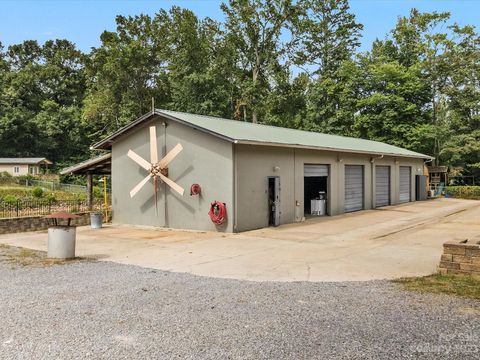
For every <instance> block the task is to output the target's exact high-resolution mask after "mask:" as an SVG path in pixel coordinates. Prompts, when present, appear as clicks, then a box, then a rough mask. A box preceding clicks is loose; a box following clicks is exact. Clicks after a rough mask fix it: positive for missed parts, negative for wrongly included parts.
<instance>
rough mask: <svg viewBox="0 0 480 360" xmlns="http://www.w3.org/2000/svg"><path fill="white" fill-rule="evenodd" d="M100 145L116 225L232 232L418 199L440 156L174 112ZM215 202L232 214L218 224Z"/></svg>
mask: <svg viewBox="0 0 480 360" xmlns="http://www.w3.org/2000/svg"><path fill="white" fill-rule="evenodd" d="M157 144H158V149H157ZM179 144H180V145H179ZM92 148H93V149H99V150H109V151H111V176H112V216H113V222H114V223H123V224H135V225H147V226H156V227H170V228H183V229H195V230H211V231H215V230H216V231H227V232H238V231H246V230H251V229H257V228H262V227H267V226H269V225H279V224H286V223H293V222H300V221H303V220H304V219H305V217H308V216H310V214H311V213H312V211H313V209H312V208H311V204H313V203H312V202H311V200H314V199H318V198H319V197H320V196H322V197H326V209H325V210H326V214H327V215H337V214H342V213H345V212H351V211H358V210H363V209H372V208H377V207H381V206H386V205H391V204H399V203H404V202H409V201H415V199H416V187H418V188H420V186H416V181H417V180H418V178H419V177H424V175H423V167H424V163H425V162H426V161H430V160H431V159H432V158H431V157H430V156H428V155H423V154H420V153H416V152H413V151H410V150H406V149H402V148H399V147H396V146H392V145H388V144H385V143H381V142H376V141H370V140H364V139H358V138H349V137H343V136H335V135H327V134H322V133H315V132H308V131H301V130H294V129H286V128H280V127H274V126H267V125H260V124H252V123H247V122H242V121H235V120H227V119H222V118H217V117H211V116H202V115H194V114H188V113H182V112H175V111H168V110H155V111H152V112H149V113H148V114H146V115H144V116H142V117H140V118H138V119H136V120H135V121H133V122H131V123H130V124H128V125H126V126H124V127H123V128H121V129H119V130H118V131H116V132H115V133H113V134H111V135H110V136H108V137H107V138H105V139H103V140H102V141H100V142H98V143H96V144H94V145H93V146H92ZM157 153H158V154H157ZM167 153H168V154H169V156H167V158H169V159H168V160H162V158H163V157H164V156H165V155H166V154H167ZM173 153H174V154H173ZM157 157H158V159H157ZM109 161H110V159H109ZM157 161H160V162H158V165H159V166H152V165H151V163H154V164H157ZM162 161H163V167H162ZM94 163H95V162H94ZM165 164H168V169H167V166H166V165H165ZM82 171H88V169H87V168H85V167H84V168H83V169H82ZM160 173H161V174H160ZM146 175H147V178H146V177H145V176H146ZM162 176H163V177H162ZM167 177H168V178H167ZM155 183H157V184H158V188H157V189H158V191H154V189H155V185H154V184H155ZM423 184H425V180H423ZM190 188H192V189H195V190H194V191H192V192H190V191H189V189H190ZM183 189H185V190H186V191H185V193H184V192H183ZM417 198H418V195H417ZM420 198H423V197H422V195H420ZM214 201H218V202H219V203H223V204H224V207H225V209H226V213H227V216H226V222H225V223H223V224H222V225H221V226H219V225H218V224H216V223H214V222H213V221H211V218H210V217H209V211H210V210H211V204H212V202H214Z"/></svg>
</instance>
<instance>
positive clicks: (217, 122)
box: [93, 109, 432, 159]
mask: <svg viewBox="0 0 480 360" xmlns="http://www.w3.org/2000/svg"><path fill="white" fill-rule="evenodd" d="M153 115H154V114H153V113H149V114H146V115H144V116H142V117H141V118H139V119H137V120H135V121H134V122H132V123H130V124H129V125H127V126H125V127H124V128H122V129H120V130H118V131H117V132H115V133H114V134H112V135H110V136H109V137H107V138H106V139H104V140H102V141H100V142H99V143H97V144H95V145H94V146H93V148H96V149H104V148H107V147H109V146H110V145H111V143H112V142H113V141H114V140H115V138H117V137H118V136H120V135H121V134H123V133H125V132H127V131H128V130H129V129H131V128H132V127H135V126H136V125H137V124H139V123H142V122H144V121H146V120H147V119H148V118H150V117H151V116H153ZM155 115H160V116H164V117H166V118H169V119H171V120H175V121H179V122H181V123H184V124H185V125H187V126H191V127H194V128H197V129H199V130H201V131H205V132H208V133H210V134H212V135H215V136H218V137H221V138H223V139H225V140H228V141H231V142H234V143H238V144H253V145H272V146H288V147H296V148H311V149H319V150H330V151H341V152H353V153H365V154H380V155H393V156H403V157H414V158H424V159H431V158H432V157H431V156H428V155H424V154H420V153H417V152H414V151H410V150H407V149H403V148H400V147H397V146H393V145H389V144H385V143H382V142H378V141H371V140H365V139H359V138H351V137H346V136H337V135H329V134H322V133H317V132H310V131H302V130H296V129H288V128H282V127H277V126H269V125H263V124H253V123H250V122H244V121H237V120H228V119H222V118H218V117H213V116H205V115H195V114H189V113H183V112H178V111H170V110H161V109H157V110H155Z"/></svg>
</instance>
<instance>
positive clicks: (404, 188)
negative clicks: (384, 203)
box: [399, 166, 412, 203]
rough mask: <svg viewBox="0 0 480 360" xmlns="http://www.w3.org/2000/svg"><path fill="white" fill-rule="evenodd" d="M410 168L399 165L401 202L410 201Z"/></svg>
mask: <svg viewBox="0 0 480 360" xmlns="http://www.w3.org/2000/svg"><path fill="white" fill-rule="evenodd" d="M411 181H412V177H411V170H410V166H400V198H399V201H400V202H401V203H405V202H409V201H410V190H411V187H412V185H411Z"/></svg>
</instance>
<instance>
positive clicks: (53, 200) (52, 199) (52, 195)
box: [46, 194, 57, 203]
mask: <svg viewBox="0 0 480 360" xmlns="http://www.w3.org/2000/svg"><path fill="white" fill-rule="evenodd" d="M46 199H47V200H48V201H49V202H52V203H54V202H56V201H57V198H56V197H55V195H54V194H48V195H47V197H46Z"/></svg>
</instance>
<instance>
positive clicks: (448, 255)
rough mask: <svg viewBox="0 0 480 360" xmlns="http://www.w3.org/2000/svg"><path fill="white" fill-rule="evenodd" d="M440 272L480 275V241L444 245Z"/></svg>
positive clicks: (450, 242) (454, 242) (455, 242)
mask: <svg viewBox="0 0 480 360" xmlns="http://www.w3.org/2000/svg"><path fill="white" fill-rule="evenodd" d="M439 271H440V272H441V273H448V274H472V275H480V241H479V240H474V241H472V240H470V241H467V240H464V241H449V242H446V243H445V244H443V255H442V258H441V260H440V266H439Z"/></svg>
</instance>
